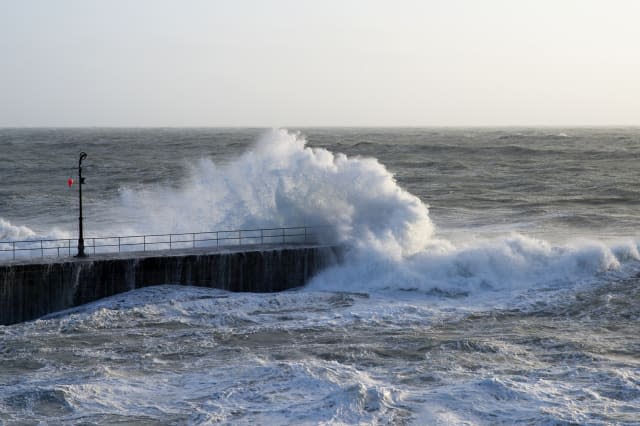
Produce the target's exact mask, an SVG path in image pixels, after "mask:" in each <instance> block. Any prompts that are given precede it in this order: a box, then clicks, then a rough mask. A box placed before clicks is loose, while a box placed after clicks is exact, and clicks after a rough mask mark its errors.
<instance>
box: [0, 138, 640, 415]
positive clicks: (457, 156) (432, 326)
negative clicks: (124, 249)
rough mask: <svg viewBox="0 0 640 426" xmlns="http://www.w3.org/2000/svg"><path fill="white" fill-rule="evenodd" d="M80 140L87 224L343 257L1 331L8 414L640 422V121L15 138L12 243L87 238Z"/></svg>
mask: <svg viewBox="0 0 640 426" xmlns="http://www.w3.org/2000/svg"><path fill="white" fill-rule="evenodd" d="M80 151H86V152H87V154H88V157H87V160H86V161H85V166H86V167H85V169H84V175H85V176H86V186H85V187H84V189H83V193H84V197H85V234H86V235H87V236H107V235H130V234H141V233H168V232H198V231H208V230H218V229H219V230H223V229H238V228H246V227H270V226H299V225H309V224H322V225H327V226H328V227H329V228H330V229H331V230H332V233H333V234H334V235H337V236H338V237H339V238H340V240H341V241H342V242H343V243H344V244H345V245H346V246H348V247H349V248H350V249H349V251H348V253H347V256H346V259H345V261H344V263H342V264H340V265H336V266H334V267H332V268H330V269H328V270H326V271H324V272H323V273H321V274H320V275H318V276H317V277H315V278H314V279H313V280H312V281H311V282H310V283H309V284H308V285H307V286H306V287H305V288H302V289H297V290H294V291H288V292H284V293H277V294H248V293H243V294H238V293H227V292H224V291H220V290H215V289H207V288H195V287H186V286H176V285H173V283H166V285H163V286H157V287H149V288H144V289H140V290H135V291H132V292H129V293H125V294H120V295H117V296H114V297H112V298H109V299H104V300H100V301H97V302H95V303H92V304H90V305H86V306H81V307H78V308H75V309H71V310H68V311H64V312H59V313H55V314H51V315H49V316H47V317H45V318H41V319H38V320H35V321H31V322H27V323H22V324H16V325H12V326H4V327H3V326H0V424H7V425H14V424H15V425H18V424H19V425H23V424H34V425H35V424H141V425H142V424H144V425H147V424H211V423H228V424H292V425H300V424H442V425H449V424H480V425H484V424H590V425H591V424H603V425H604V424H607V425H608V424H621V425H632V424H640V254H639V244H640V214H639V212H640V186H639V185H638V183H639V182H640V129H634V128H615V129H609V128H597V129H584V128H581V129H571V128H568V129H553V128H506V129H489V128H486V129H329V128H326V129H289V130H285V129H280V130H267V129H0V181H1V182H2V183H1V184H0V242H1V241H11V240H22V239H40V238H67V237H68V238H74V237H75V235H76V234H75V233H76V220H77V188H76V186H75V185H74V186H73V187H72V188H68V187H67V185H66V182H67V179H68V178H69V177H73V178H75V177H76V176H75V174H76V167H77V159H78V153H79V152H80ZM0 244H2V243H0ZM1 261H2V259H0V262H1Z"/></svg>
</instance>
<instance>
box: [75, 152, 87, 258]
mask: <svg viewBox="0 0 640 426" xmlns="http://www.w3.org/2000/svg"><path fill="white" fill-rule="evenodd" d="M85 158H87V153H86V152H81V153H80V159H79V160H78V180H79V182H78V184H79V188H80V189H79V191H78V193H79V194H80V216H79V217H78V228H79V230H78V254H77V256H76V257H87V255H86V254H85V253H84V238H83V236H82V184H83V183H84V178H83V177H82V160H84V159H85Z"/></svg>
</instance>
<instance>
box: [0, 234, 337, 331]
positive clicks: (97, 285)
mask: <svg viewBox="0 0 640 426" xmlns="http://www.w3.org/2000/svg"><path fill="white" fill-rule="evenodd" d="M340 256H341V248H340V247H337V246H309V245H297V246H296V245H289V246H284V247H274V246H263V247H260V246H251V247H244V248H243V247H238V248H235V249H197V250H196V249H194V250H181V251H172V252H168V251H167V252H160V253H157V252H156V253H152V252H146V253H129V254H119V255H95V256H92V257H89V258H85V259H75V258H61V259H51V260H50V261H49V262H47V261H46V260H43V259H39V260H38V261H29V262H25V263H19V262H10V263H6V264H0V325H9V324H14V323H17V322H22V321H28V320H31V319H35V318H38V317H40V316H42V315H45V314H48V313H51V312H55V311H59V310H62V309H67V308H70V307H74V306H78V305H82V304H84V303H88V302H92V301H94V300H97V299H100V298H103V297H108V296H112V295H114V294H117V293H122V292H125V291H129V290H133V289H136V288H140V287H145V286H151V285H159V284H185V285H195V286H202V287H213V288H219V289H224V290H229V291H248V292H274V291H282V290H287V289H290V288H294V287H299V286H302V285H304V284H305V283H306V282H307V281H308V280H309V279H310V278H311V277H312V276H313V275H314V274H316V273H317V272H318V271H319V270H321V269H322V268H324V267H326V266H329V265H331V264H333V263H335V262H336V261H338V259H339V257H340Z"/></svg>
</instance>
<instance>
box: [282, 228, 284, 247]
mask: <svg viewBox="0 0 640 426" xmlns="http://www.w3.org/2000/svg"><path fill="white" fill-rule="evenodd" d="M282 244H284V228H282Z"/></svg>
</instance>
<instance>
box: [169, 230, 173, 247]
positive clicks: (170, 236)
mask: <svg viewBox="0 0 640 426" xmlns="http://www.w3.org/2000/svg"><path fill="white" fill-rule="evenodd" d="M172 237H173V234H169V250H171V240H172Z"/></svg>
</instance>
